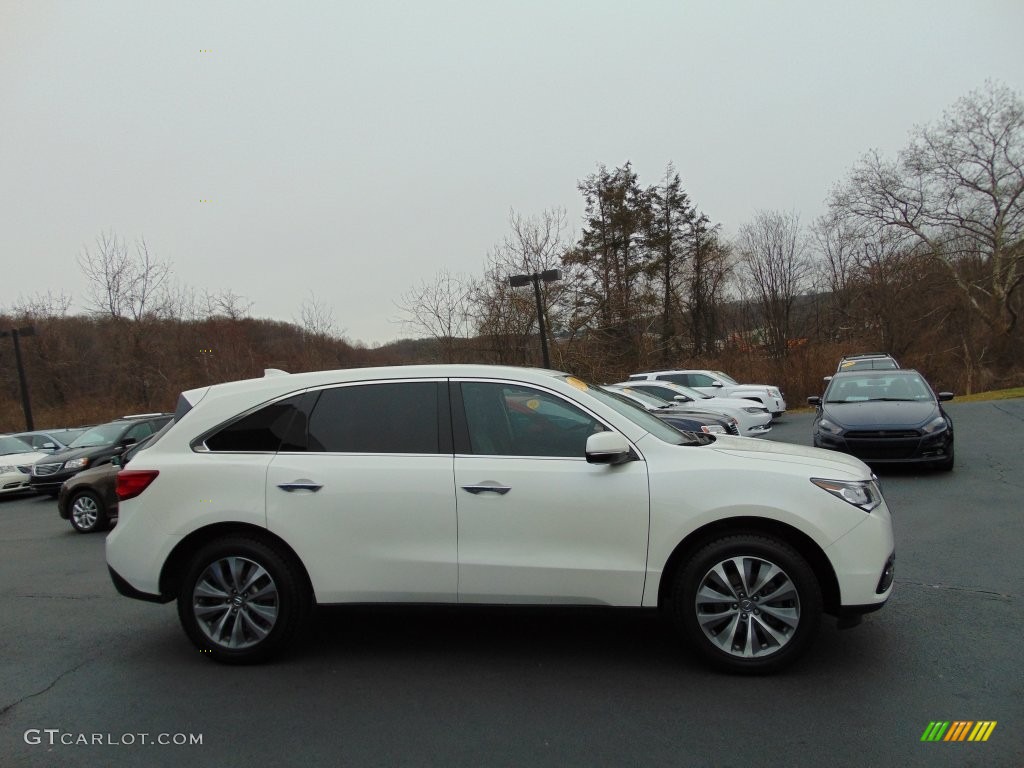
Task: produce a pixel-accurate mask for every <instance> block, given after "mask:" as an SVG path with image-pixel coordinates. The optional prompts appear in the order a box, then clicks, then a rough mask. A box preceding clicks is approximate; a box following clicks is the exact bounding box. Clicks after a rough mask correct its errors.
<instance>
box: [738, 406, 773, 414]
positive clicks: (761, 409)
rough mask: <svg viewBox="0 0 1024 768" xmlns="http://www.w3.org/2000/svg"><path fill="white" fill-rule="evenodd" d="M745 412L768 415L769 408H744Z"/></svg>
mask: <svg viewBox="0 0 1024 768" xmlns="http://www.w3.org/2000/svg"><path fill="white" fill-rule="evenodd" d="M743 410H744V411H746V412H747V413H768V409H767V408H756V407H755V408H744V409H743Z"/></svg>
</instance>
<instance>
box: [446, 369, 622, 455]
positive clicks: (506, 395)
mask: <svg viewBox="0 0 1024 768" xmlns="http://www.w3.org/2000/svg"><path fill="white" fill-rule="evenodd" d="M462 399H463V404H464V407H465V414H466V426H467V428H468V431H469V442H470V446H471V449H472V452H473V453H475V454H482V455H497V456H562V457H573V458H583V457H584V456H585V455H586V445H587V438H588V437H590V435H592V434H594V433H595V432H602V431H604V426H603V425H602V424H601V423H600V422H598V421H596V420H595V419H593V418H592V417H591V416H589V415H587V414H586V413H585V412H583V411H582V410H580V409H579V408H577V407H576V406H574V405H572V404H571V403H569V402H567V401H565V400H563V399H561V398H560V397H556V396H555V395H550V394H548V393H546V392H541V391H539V390H536V389H532V388H529V387H522V386H518V385H515V384H498V383H494V384H491V383H486V382H464V383H463V384H462Z"/></svg>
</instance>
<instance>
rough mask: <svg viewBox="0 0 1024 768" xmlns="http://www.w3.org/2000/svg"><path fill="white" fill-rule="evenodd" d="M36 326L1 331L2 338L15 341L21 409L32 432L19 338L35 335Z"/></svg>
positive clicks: (28, 429)
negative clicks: (5, 337) (9, 338)
mask: <svg viewBox="0 0 1024 768" xmlns="http://www.w3.org/2000/svg"><path fill="white" fill-rule="evenodd" d="M35 335H36V328H35V326H34V325H28V326H25V327H24V328H12V329H11V330H9V331H0V339H2V338H3V337H4V336H10V337H11V339H12V340H13V341H14V362H15V364H16V365H17V366H18V383H19V384H20V385H21V409H22V410H23V411H24V412H25V429H26V430H27V431H29V432H31V431H32V430H33V429H35V426H34V425H33V423H32V403H31V402H29V399H28V381H27V380H26V379H25V366H24V365H23V364H22V362H21V344H19V343H18V339H19V338H20V337H21V336H35Z"/></svg>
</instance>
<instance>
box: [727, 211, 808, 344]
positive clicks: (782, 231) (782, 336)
mask: <svg viewBox="0 0 1024 768" xmlns="http://www.w3.org/2000/svg"><path fill="white" fill-rule="evenodd" d="M738 246H739V256H740V264H741V269H742V276H743V277H745V278H746V281H747V284H746V286H745V287H746V288H747V289H748V290H749V291H750V292H751V293H752V294H753V296H754V298H755V300H756V303H757V305H758V307H759V309H760V313H761V319H762V321H763V323H764V331H765V335H766V337H767V341H768V344H769V348H770V349H771V350H772V353H773V354H774V356H775V357H777V358H779V359H782V358H784V357H785V356H786V353H787V351H788V345H789V340H790V338H792V333H791V331H792V328H791V323H792V318H793V303H794V301H795V300H796V297H797V296H798V295H800V293H802V292H803V291H804V290H805V288H806V287H807V280H808V278H809V276H810V266H811V265H810V260H809V258H808V255H807V248H806V241H805V237H804V234H803V231H802V229H801V226H800V217H799V216H798V215H797V214H795V213H782V212H779V211H758V212H757V214H756V215H755V216H754V220H753V221H752V222H750V223H748V224H744V225H743V226H742V227H740V231H739V238H738Z"/></svg>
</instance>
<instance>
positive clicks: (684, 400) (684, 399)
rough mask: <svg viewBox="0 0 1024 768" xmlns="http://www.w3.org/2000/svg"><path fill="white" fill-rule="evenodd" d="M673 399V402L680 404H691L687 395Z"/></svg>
mask: <svg viewBox="0 0 1024 768" xmlns="http://www.w3.org/2000/svg"><path fill="white" fill-rule="evenodd" d="M672 399H673V400H678V401H679V402H680V403H689V402H690V398H688V397H687V396H686V395H676V396H675V397H673V398H672Z"/></svg>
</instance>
